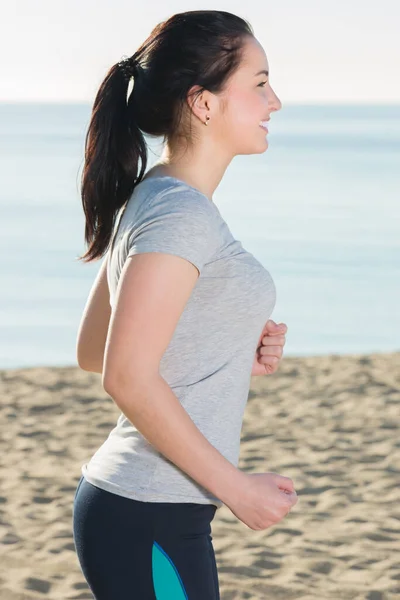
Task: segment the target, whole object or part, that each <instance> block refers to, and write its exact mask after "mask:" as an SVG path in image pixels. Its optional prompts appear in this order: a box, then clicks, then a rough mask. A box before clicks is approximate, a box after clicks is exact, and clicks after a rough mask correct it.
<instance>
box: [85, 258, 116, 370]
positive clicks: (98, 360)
mask: <svg viewBox="0 0 400 600" xmlns="http://www.w3.org/2000/svg"><path fill="white" fill-rule="evenodd" d="M110 316H111V306H110V292H109V289H108V282H107V256H106V258H105V260H103V263H102V265H101V267H100V269H99V272H98V273H97V277H96V279H95V281H94V283H93V286H92V289H91V290H90V293H89V297H88V299H87V302H86V306H85V309H84V311H83V315H82V319H81V323H80V325H79V331H78V336H77V342H76V356H77V361H78V365H79V366H80V368H81V369H83V370H84V371H92V372H95V373H101V372H102V370H103V359H104V347H105V343H106V339H107V331H108V326H109V322H110Z"/></svg>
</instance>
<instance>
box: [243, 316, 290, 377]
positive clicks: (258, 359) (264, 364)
mask: <svg viewBox="0 0 400 600" xmlns="http://www.w3.org/2000/svg"><path fill="white" fill-rule="evenodd" d="M286 332H287V326H286V325H285V323H279V325H277V324H276V323H275V322H274V321H272V320H271V319H269V320H268V321H267V322H266V324H265V326H264V329H263V330H262V332H261V335H260V338H259V340H258V343H257V350H256V353H255V356H254V362H253V367H252V369H251V374H252V375H272V373H275V371H277V369H278V367H279V363H280V360H281V358H282V354H283V346H284V345H285V343H286Z"/></svg>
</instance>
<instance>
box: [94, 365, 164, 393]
mask: <svg viewBox="0 0 400 600" xmlns="http://www.w3.org/2000/svg"><path fill="white" fill-rule="evenodd" d="M159 376H160V375H159V372H158V370H157V369H155V370H152V371H150V370H149V369H146V371H144V370H143V369H139V368H138V369H132V368H130V369H125V370H123V371H121V370H120V369H118V371H115V370H114V369H113V370H112V371H110V369H104V371H103V373H102V377H101V384H102V386H103V389H104V391H105V392H106V393H107V394H108V395H109V396H111V397H112V398H116V397H120V396H121V395H125V392H123V390H129V396H131V394H132V393H135V394H136V393H142V392H143V391H144V390H147V389H148V387H149V386H150V387H151V386H152V385H153V383H152V382H154V380H155V379H157V377H159Z"/></svg>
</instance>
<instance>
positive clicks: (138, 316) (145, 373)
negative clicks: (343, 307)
mask: <svg viewBox="0 0 400 600" xmlns="http://www.w3.org/2000/svg"><path fill="white" fill-rule="evenodd" d="M197 277H198V271H197V269H196V267H195V266H194V265H192V264H191V263H190V262H189V261H186V260H185V259H182V258H180V257H177V256H172V255H167V254H163V253H155V252H151V253H143V254H138V255H134V256H132V257H131V258H129V259H128V260H127V261H126V263H125V265H124V268H123V271H122V273H121V277H120V282H119V289H118V291H117V298H116V307H115V310H114V312H113V315H112V317H111V322H110V327H109V334H108V337H107V342H106V350H105V361H104V370H103V376H102V382H103V386H104V389H105V390H106V391H107V393H108V394H109V395H110V396H111V397H112V398H113V400H114V401H115V403H116V404H117V406H118V407H119V408H120V410H121V411H122V412H123V413H124V414H125V415H126V416H127V418H128V419H129V420H130V421H131V422H132V423H133V424H134V425H135V426H136V427H137V429H138V430H139V431H140V432H141V433H142V435H143V436H144V437H145V438H146V439H147V440H148V441H149V442H150V443H151V444H152V445H153V446H154V447H155V448H157V449H158V450H159V451H160V452H161V453H162V454H163V455H164V456H166V457H167V458H168V459H169V460H171V461H172V462H173V463H174V464H176V465H177V466H178V467H179V468H180V469H182V470H183V471H184V472H186V473H187V474H188V475H189V476H190V477H192V479H194V480H195V481H197V482H198V483H199V484H200V485H202V486H203V487H205V488H206V489H208V490H209V491H211V493H213V494H214V495H215V496H216V497H217V498H219V499H221V500H222V502H225V499H227V498H228V497H232V494H234V491H235V490H236V489H237V486H239V485H240V484H241V482H242V481H243V479H244V477H245V474H244V473H242V472H241V471H240V470H239V469H237V468H236V467H235V466H234V465H232V463H230V462H229V461H228V460H227V459H226V458H225V457H224V456H223V455H222V454H221V453H220V452H219V451H218V450H217V449H216V448H215V447H214V446H213V445H212V444H211V443H210V442H209V441H208V440H207V439H206V437H205V436H204V435H203V434H202V433H201V431H200V430H199V429H198V428H197V427H196V425H195V424H194V422H193V421H192V419H191V418H190V416H189V415H188V413H187V412H186V411H185V409H184V408H183V407H182V405H181V404H180V402H179V400H178V398H177V397H176V396H175V394H174V393H173V391H172V389H171V388H170V386H169V385H168V384H167V382H166V381H165V380H164V379H163V378H162V377H161V375H160V374H159V363H160V360H161V358H162V356H163V354H164V352H165V350H166V348H167V346H168V343H169V341H170V339H171V337H172V334H173V332H174V330H175V327H176V325H177V323H178V320H179V317H180V315H181V313H182V311H183V309H184V306H185V304H186V302H187V300H188V299H189V297H190V294H191V291H192V288H193V286H194V285H195V283H196V280H197Z"/></svg>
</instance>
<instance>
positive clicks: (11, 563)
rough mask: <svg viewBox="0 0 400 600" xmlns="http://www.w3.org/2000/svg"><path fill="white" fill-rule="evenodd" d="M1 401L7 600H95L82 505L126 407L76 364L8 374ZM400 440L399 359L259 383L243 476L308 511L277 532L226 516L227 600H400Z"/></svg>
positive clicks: (1, 562) (220, 524)
mask: <svg viewBox="0 0 400 600" xmlns="http://www.w3.org/2000/svg"><path fill="white" fill-rule="evenodd" d="M0 395H1V406H0V411H1V419H0V421H1V439H0V444H1V446H0V449H1V455H0V456H1V471H0V477H1V489H0V510H1V520H0V542H1V543H0V553H1V554H0V599H1V600H33V599H36V598H47V599H48V600H67V599H68V600H69V599H75V600H77V599H80V600H83V599H85V598H88V599H89V598H93V596H92V594H91V593H90V591H89V589H88V586H87V584H86V582H85V580H84V577H83V575H82V573H81V570H80V567H79V563H78V560H77V556H76V554H75V549H74V544H73V537H72V504H73V497H74V493H75V488H76V485H77V483H78V480H79V478H80V468H81V465H82V463H83V462H85V461H86V460H88V459H89V458H90V456H91V455H92V454H93V452H94V451H95V450H96V449H97V448H98V447H99V446H100V444H101V443H102V442H103V441H104V439H105V438H106V437H107V435H108V433H109V432H110V430H111V429H112V428H113V427H114V424H115V422H116V419H117V417H118V414H119V409H118V408H117V407H116V405H115V404H114V403H113V401H112V400H111V398H110V397H109V396H108V395H107V394H106V393H105V392H104V390H103V389H102V386H101V377H100V375H98V374H94V373H87V372H84V371H82V370H80V369H79V368H77V367H65V368H62V367H60V368H32V369H17V370H15V369H14V370H11V369H10V370H2V371H0ZM399 433H400V352H396V353H388V354H378V353H377V354H369V355H346V356H344V355H343V356H341V355H329V356H323V357H307V358H303V357H300V358H297V357H288V358H286V357H284V358H283V360H282V363H281V365H280V368H279V370H278V371H277V372H276V373H275V374H273V375H270V376H264V377H253V378H252V382H251V388H250V393H249V401H248V404H247V407H246V412H245V419H244V423H243V429H242V443H241V455H240V463H239V467H240V468H241V469H243V470H247V471H249V472H266V471H274V472H277V473H280V474H282V475H287V476H289V477H291V478H292V479H293V481H294V483H295V487H296V490H297V493H298V496H299V501H298V503H297V505H296V506H295V507H294V508H293V509H292V511H291V512H290V513H289V514H288V515H287V517H286V518H285V519H284V520H283V521H281V522H280V523H278V524H277V525H276V526H274V527H272V528H270V529H267V530H265V531H253V530H251V529H249V528H248V527H247V526H245V525H244V524H243V523H241V522H240V521H239V520H238V519H237V518H236V517H235V516H234V515H233V514H232V513H231V512H230V511H229V509H228V508H227V507H226V506H223V507H222V508H221V509H220V510H219V511H218V512H217V514H216V517H215V519H214V521H213V543H214V548H215V551H216V557H217V564H218V572H219V580H220V589H221V599H222V600H242V599H252V600H253V599H254V600H256V599H257V600H259V599H263V600H270V599H271V600H272V599H274V600H275V599H281V600H294V599H298V598H301V599H302V600H311V599H319V600H323V599H325V598H326V599H335V600H338V599H340V600H342V599H343V600H348V599H357V600H358V599H366V600H386V599H390V600H391V599H395V598H399V597H400V436H399ZM205 600H206V599H205Z"/></svg>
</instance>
